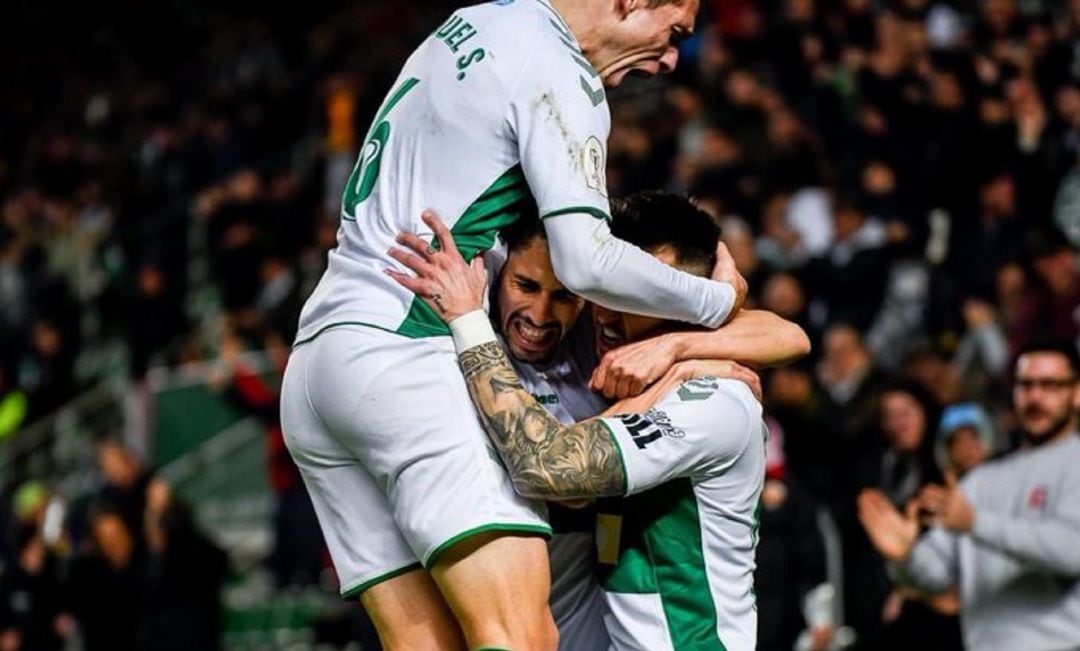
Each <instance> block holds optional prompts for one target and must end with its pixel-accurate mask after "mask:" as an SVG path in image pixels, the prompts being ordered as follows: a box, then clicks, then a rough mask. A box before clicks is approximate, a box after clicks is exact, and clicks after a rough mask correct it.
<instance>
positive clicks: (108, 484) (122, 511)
mask: <svg viewBox="0 0 1080 651" xmlns="http://www.w3.org/2000/svg"><path fill="white" fill-rule="evenodd" d="M94 452H95V454H96V455H97V463H98V468H99V470H100V471H101V475H102V480H103V483H102V486H101V489H100V490H99V491H98V495H97V497H96V499H95V502H96V503H97V504H100V505H107V506H108V507H109V509H111V510H112V511H115V512H116V513H117V514H118V515H119V516H120V517H121V518H123V519H124V524H125V525H127V527H126V528H127V531H128V532H129V536H134V537H135V538H134V540H135V541H136V542H135V544H136V546H140V547H141V545H140V544H139V541H141V533H142V531H143V530H144V527H143V523H144V519H145V514H146V499H147V491H148V489H149V488H150V487H151V486H152V485H153V484H154V483H155V482H156V481H160V480H156V479H155V478H154V476H153V473H151V472H150V471H148V470H146V469H144V468H143V467H142V464H141V463H140V462H139V460H138V459H136V458H135V455H134V454H133V453H132V452H131V451H130V450H128V449H127V448H125V447H124V446H123V445H122V444H121V443H120V442H119V441H117V440H115V439H113V438H108V437H106V438H103V439H101V440H100V441H98V442H97V444H96V446H95V449H94ZM110 532H111V529H110Z"/></svg>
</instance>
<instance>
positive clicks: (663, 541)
mask: <svg viewBox="0 0 1080 651" xmlns="http://www.w3.org/2000/svg"><path fill="white" fill-rule="evenodd" d="M636 202H637V203H635V200H631V201H630V202H628V208H627V210H625V211H623V212H622V213H621V214H620V215H619V216H617V217H616V220H615V222H614V228H615V232H616V233H617V234H619V235H620V236H623V237H625V238H626V239H627V240H628V241H632V242H635V243H638V244H641V245H643V246H645V247H646V248H647V249H648V250H649V251H651V252H652V253H653V254H654V255H656V256H657V257H658V258H659V259H661V260H664V261H665V262H666V263H668V264H672V265H678V266H680V267H682V268H683V269H684V270H687V271H690V272H692V273H699V274H704V273H707V272H708V270H709V269H711V268H712V267H711V265H712V263H713V262H714V261H713V260H711V259H710V256H711V255H712V252H713V250H714V249H715V244H716V242H717V240H718V233H717V232H716V230H715V227H714V226H713V225H712V222H711V220H710V219H709V217H708V215H705V214H704V213H702V212H700V211H698V210H696V209H695V208H693V207H692V206H691V205H689V204H688V203H686V202H685V201H683V202H682V203H681V205H676V206H675V207H676V208H681V210H675V211H672V210H670V209H669V210H656V209H655V208H656V207H657V206H658V205H665V204H663V203H657V202H655V201H652V200H651V199H649V198H648V197H645V198H642V197H638V198H636ZM666 206H668V207H670V206H672V203H670V202H669V203H667V204H666ZM432 224H433V225H434V227H435V231H436V233H437V234H438V235H439V236H440V240H441V241H448V239H449V233H448V232H446V231H445V229H444V228H443V227H441V226H440V225H438V223H437V222H434V221H433V222H432ZM402 241H403V242H404V243H406V244H409V245H410V246H411V247H412V248H413V249H414V250H416V251H417V252H421V253H422V251H423V248H422V245H421V244H420V243H418V242H416V241H415V238H410V237H408V236H406V237H404V238H403V239H402ZM396 257H398V258H399V259H400V260H402V261H404V262H407V263H408V266H409V267H410V268H412V269H413V270H414V271H415V272H417V273H418V274H419V276H420V277H419V278H415V279H414V278H409V277H404V276H402V275H400V274H395V276H396V277H397V278H398V279H399V282H401V283H402V284H403V285H405V286H407V287H410V288H412V289H413V290H417V291H420V292H422V293H424V294H430V293H438V294H440V296H441V299H442V301H441V302H442V303H443V305H444V307H445V318H446V319H447V320H448V321H449V323H450V326H451V329H452V330H453V333H454V341H455V344H456V346H457V349H458V351H459V357H460V360H461V364H462V368H463V370H464V372H465V377H466V381H467V383H468V384H469V389H470V392H471V393H472V396H473V400H474V403H475V404H476V406H477V409H478V410H479V411H480V413H481V417H482V419H483V420H484V423H485V427H486V428H487V430H488V432H489V434H490V435H491V439H492V441H493V442H494V444H495V445H496V447H497V448H498V450H499V452H500V454H501V455H502V457H503V459H504V460H505V461H506V463H507V465H508V466H509V467H510V471H511V475H512V476H513V478H514V484H515V487H516V488H517V490H518V491H519V492H521V493H522V494H524V495H529V496H533V497H542V498H546V499H571V498H582V497H594V496H605V495H609V496H610V495H630V496H632V497H630V498H628V499H626V500H616V501H613V502H611V503H608V504H606V505H605V506H604V508H602V511H603V513H602V515H601V516H600V518H599V519H598V529H597V530H598V533H599V534H600V538H599V541H598V546H599V552H600V561H601V563H607V564H608V567H607V569H606V572H605V575H606V576H605V579H604V587H605V590H606V591H607V594H608V603H609V606H610V608H611V616H610V617H609V618H608V630H609V632H610V633H611V636H612V642H613V644H614V645H615V647H616V648H619V649H650V650H652V649H691V648H693V649H723V648H727V649H752V648H754V644H755V640H756V617H755V614H754V608H753V592H752V589H753V569H754V560H753V555H754V549H755V546H756V517H755V510H756V508H757V502H758V496H759V494H760V491H761V486H762V481H763V478H764V440H765V435H766V432H765V430H764V425H763V424H762V422H761V407H760V404H759V403H758V402H757V400H756V399H755V398H754V396H753V394H752V393H751V391H750V390H749V389H748V388H747V386H746V385H745V384H743V383H741V382H738V381H734V380H718V379H716V378H701V379H695V380H690V381H686V382H682V381H681V378H676V377H675V376H676V375H677V373H674V374H669V376H668V377H667V378H665V380H663V381H661V382H660V383H658V384H657V385H654V386H653V387H652V388H650V389H649V391H647V392H646V394H644V395H643V396H641V397H639V398H636V399H633V400H630V401H624V402H622V403H620V404H618V405H616V406H615V407H614V408H612V409H610V410H608V412H606V414H605V416H602V417H597V418H592V419H588V420H584V421H581V422H578V423H576V424H573V425H569V426H566V425H563V424H561V423H559V422H558V420H557V419H556V418H554V417H553V416H551V415H550V414H548V413H547V411H545V410H544V408H543V406H541V404H540V403H539V401H538V400H537V399H536V398H535V397H534V396H533V395H531V394H530V392H529V391H527V390H525V388H524V387H523V385H522V383H521V381H520V379H519V377H518V375H517V373H516V372H515V370H514V368H513V367H512V366H511V365H510V362H509V361H508V360H507V358H506V356H505V355H504V353H503V351H502V348H501V346H499V344H498V342H497V341H496V340H495V336H494V334H493V331H492V329H491V327H490V324H489V323H488V321H487V318H486V316H485V315H484V314H483V312H482V311H480V310H478V309H477V308H478V306H479V305H480V301H481V297H482V293H483V285H484V281H485V277H484V274H483V271H482V267H481V266H480V265H478V264H475V263H474V264H473V265H472V268H471V269H470V268H469V267H468V266H467V265H466V264H465V262H464V260H463V259H462V258H461V257H460V256H459V255H458V254H457V252H456V251H455V250H453V248H452V246H450V245H448V246H447V250H446V252H445V253H442V254H440V255H439V256H438V258H436V259H429V260H425V259H423V258H421V257H417V256H412V255H408V254H400V253H399V254H396ZM594 321H595V327H596V332H597V339H596V341H597V348H598V352H600V353H603V352H606V350H607V349H610V348H613V347H616V346H620V345H622V344H624V343H628V342H635V341H640V340H641V339H642V338H644V337H647V336H650V335H655V334H657V333H662V332H667V331H671V330H673V329H676V327H675V324H673V323H671V322H668V321H664V320H660V319H654V318H649V317H642V316H638V315H631V314H620V313H616V312H612V311H610V310H604V309H602V308H594ZM512 348H513V347H512V346H511V349H512ZM631 411H633V412H636V413H630V412H631ZM611 414H620V415H617V416H612V415H611Z"/></svg>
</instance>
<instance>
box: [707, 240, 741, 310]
mask: <svg viewBox="0 0 1080 651" xmlns="http://www.w3.org/2000/svg"><path fill="white" fill-rule="evenodd" d="M710 277H711V278H712V279H713V280H715V281H717V282H721V283H728V284H729V285H731V286H732V287H734V288H735V304H734V305H732V307H731V314H730V315H728V318H727V320H728V321H730V320H731V318H732V317H733V316H735V313H736V312H738V311H739V309H740V308H742V305H743V303H744V302H746V292H747V291H748V286H747V284H746V279H745V278H743V277H742V274H740V273H739V270H738V268H736V267H735V258H732V257H731V252H730V251H728V248H727V245H726V244H724V243H723V242H720V243H719V244H717V245H716V266H715V267H713V270H712V275H711V276H710Z"/></svg>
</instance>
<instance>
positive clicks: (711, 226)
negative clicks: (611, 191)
mask: <svg viewBox="0 0 1080 651" xmlns="http://www.w3.org/2000/svg"><path fill="white" fill-rule="evenodd" d="M611 214H612V221H611V233H612V234H613V235H614V236H615V237H618V238H619V239H622V240H625V241H627V242H629V243H630V244H633V245H634V246H637V247H640V248H642V249H645V250H646V251H652V250H655V249H658V248H660V247H663V246H670V247H671V248H672V249H674V251H675V263H676V264H678V265H679V266H686V267H691V268H693V269H695V270H696V271H700V273H701V274H702V275H708V274H709V272H711V271H712V268H713V267H714V266H716V245H717V244H718V243H719V242H720V227H719V226H717V225H716V222H714V221H713V218H712V217H711V216H710V215H709V213H707V212H705V211H704V210H702V209H700V208H698V207H697V206H696V205H695V204H694V202H693V201H691V200H690V199H689V198H688V197H685V196H683V195H679V194H672V193H670V192H639V193H637V194H632V195H630V196H628V197H625V198H623V199H616V200H614V201H612V202H611Z"/></svg>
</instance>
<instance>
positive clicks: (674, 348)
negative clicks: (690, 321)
mask: <svg viewBox="0 0 1080 651" xmlns="http://www.w3.org/2000/svg"><path fill="white" fill-rule="evenodd" d="M660 343H661V345H662V346H664V347H666V348H667V349H668V350H669V351H671V357H672V359H673V360H674V361H676V362H685V361H686V360H687V359H690V357H689V354H688V353H689V351H690V346H689V345H688V343H687V341H686V336H685V335H684V334H683V333H677V332H669V333H667V334H665V335H661V336H660Z"/></svg>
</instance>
